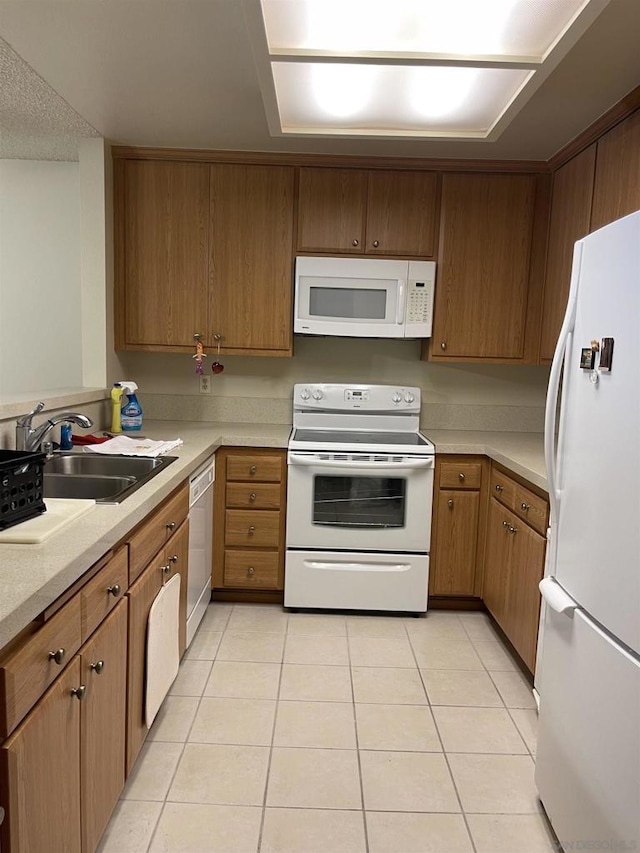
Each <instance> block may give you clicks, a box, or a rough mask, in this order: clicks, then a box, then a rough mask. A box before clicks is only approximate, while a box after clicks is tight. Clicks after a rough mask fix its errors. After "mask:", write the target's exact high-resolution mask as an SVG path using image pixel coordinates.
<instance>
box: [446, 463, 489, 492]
mask: <svg viewBox="0 0 640 853" xmlns="http://www.w3.org/2000/svg"><path fill="white" fill-rule="evenodd" d="M481 481H482V463H481V462H442V463H441V465H440V488H441V489H479V488H480V483H481Z"/></svg>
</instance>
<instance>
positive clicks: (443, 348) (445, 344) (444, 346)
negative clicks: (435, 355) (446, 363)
mask: <svg viewBox="0 0 640 853" xmlns="http://www.w3.org/2000/svg"><path fill="white" fill-rule="evenodd" d="M446 348H447V343H446V341H442V343H441V344H440V349H441V350H445V349H446Z"/></svg>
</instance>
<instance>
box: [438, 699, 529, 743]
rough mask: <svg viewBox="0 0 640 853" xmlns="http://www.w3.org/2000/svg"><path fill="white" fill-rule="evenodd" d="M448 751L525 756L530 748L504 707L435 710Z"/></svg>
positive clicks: (439, 728) (441, 708) (444, 708)
mask: <svg viewBox="0 0 640 853" xmlns="http://www.w3.org/2000/svg"><path fill="white" fill-rule="evenodd" d="M433 716H434V717H435V720H436V724H437V726H438V731H439V732H440V737H441V738H442V744H443V746H444V749H445V752H487V753H494V754H495V753H501V754H504V755H518V754H520V755H522V754H524V753H525V752H526V751H527V747H526V745H525V743H524V741H523V740H522V738H521V737H520V734H519V732H518V730H517V728H516V727H515V725H514V723H513V721H512V719H511V717H510V716H509V712H508V711H506V710H505V709H504V708H451V707H444V706H439V707H435V708H434V709H433Z"/></svg>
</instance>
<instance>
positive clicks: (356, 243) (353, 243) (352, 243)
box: [351, 240, 360, 246]
mask: <svg viewBox="0 0 640 853" xmlns="http://www.w3.org/2000/svg"><path fill="white" fill-rule="evenodd" d="M351 245H352V246H359V245H360V240H352V241H351Z"/></svg>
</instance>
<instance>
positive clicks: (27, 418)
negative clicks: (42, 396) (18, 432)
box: [16, 400, 44, 427]
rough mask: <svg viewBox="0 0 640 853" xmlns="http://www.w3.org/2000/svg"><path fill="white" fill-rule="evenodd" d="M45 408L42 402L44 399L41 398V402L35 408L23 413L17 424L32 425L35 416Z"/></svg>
mask: <svg viewBox="0 0 640 853" xmlns="http://www.w3.org/2000/svg"><path fill="white" fill-rule="evenodd" d="M43 409H44V403H43V402H42V400H40V402H39V403H36V405H35V406H34V407H33V409H31V411H30V412H27V414H26V415H21V416H20V417H19V418H18V420H17V422H16V423H17V425H18V426H20V427H30V426H31V421H32V420H33V418H34V416H35V415H37V414H38V412H41V411H42V410H43Z"/></svg>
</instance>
